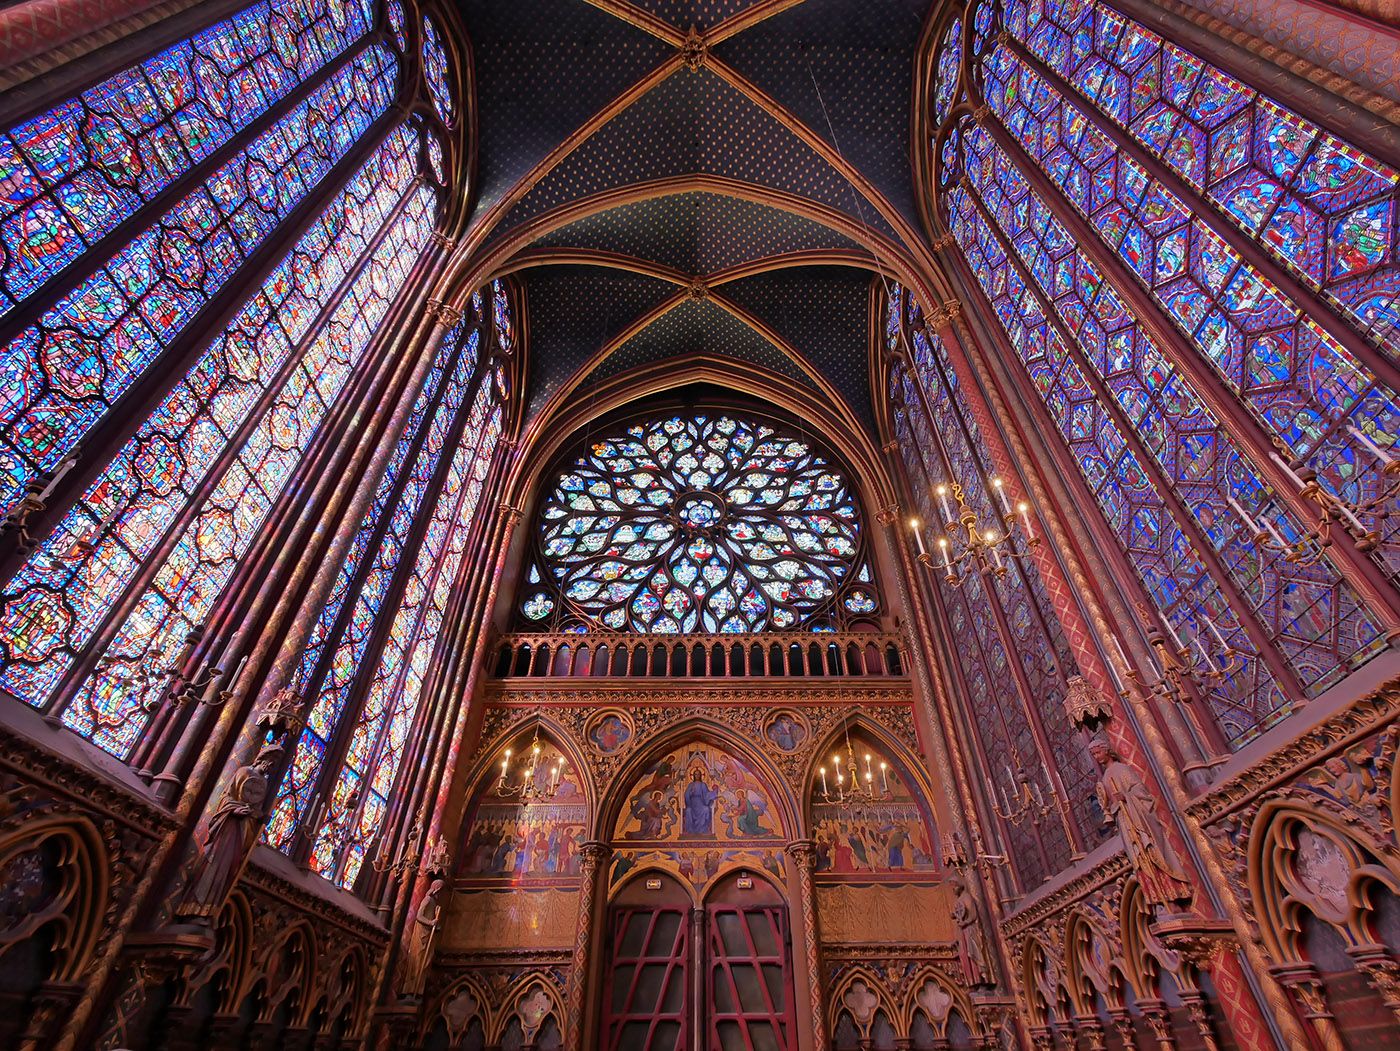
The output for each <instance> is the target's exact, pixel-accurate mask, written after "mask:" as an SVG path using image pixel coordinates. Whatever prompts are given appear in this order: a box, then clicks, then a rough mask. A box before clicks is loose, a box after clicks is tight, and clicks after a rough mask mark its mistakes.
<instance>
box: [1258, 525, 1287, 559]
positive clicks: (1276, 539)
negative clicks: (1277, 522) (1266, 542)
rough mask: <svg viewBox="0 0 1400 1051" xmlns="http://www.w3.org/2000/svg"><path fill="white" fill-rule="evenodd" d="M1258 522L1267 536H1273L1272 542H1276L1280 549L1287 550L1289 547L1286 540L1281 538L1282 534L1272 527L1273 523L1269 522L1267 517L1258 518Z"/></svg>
mask: <svg viewBox="0 0 1400 1051" xmlns="http://www.w3.org/2000/svg"><path fill="white" fill-rule="evenodd" d="M1259 524H1260V525H1262V526H1263V527H1264V531H1265V532H1266V533H1268V534H1269V536H1271V537H1273V538H1274V543H1276V544H1277V545H1278V546H1279V550H1280V551H1287V550H1288V549H1289V545H1288V541H1286V540H1284V539H1283V534H1282V533H1280V532H1279V531H1278V530H1277V529H1276V528H1274V524H1273V523H1272V522H1270V521H1269V520H1268V519H1267V518H1261V519H1259Z"/></svg>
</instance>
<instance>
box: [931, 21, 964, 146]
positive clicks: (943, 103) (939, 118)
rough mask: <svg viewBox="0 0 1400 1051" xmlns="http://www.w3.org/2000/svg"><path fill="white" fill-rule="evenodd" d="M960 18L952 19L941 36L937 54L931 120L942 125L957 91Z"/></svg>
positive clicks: (961, 24) (960, 33) (960, 62)
mask: <svg viewBox="0 0 1400 1051" xmlns="http://www.w3.org/2000/svg"><path fill="white" fill-rule="evenodd" d="M962 34H963V22H962V19H961V18H955V19H953V22H952V24H951V25H949V26H948V31H947V32H946V33H945V34H944V35H943V47H942V48H941V49H940V50H939V52H938V68H937V70H936V72H935V76H934V88H933V119H934V120H935V121H936V122H937V123H939V124H942V123H943V122H944V121H945V120H947V119H948V111H949V110H951V109H952V108H953V96H954V95H955V94H957V90H958V75H959V74H960V73H961V72H962Z"/></svg>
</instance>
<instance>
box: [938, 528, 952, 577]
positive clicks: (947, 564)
mask: <svg viewBox="0 0 1400 1051" xmlns="http://www.w3.org/2000/svg"><path fill="white" fill-rule="evenodd" d="M938 550H939V552H940V553H941V554H942V555H943V568H944V569H946V570H947V571H948V572H949V573H952V572H953V563H952V561H951V560H950V559H949V558H948V538H947V537H940V538H939V540H938Z"/></svg>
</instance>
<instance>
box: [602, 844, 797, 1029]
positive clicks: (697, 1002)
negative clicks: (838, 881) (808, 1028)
mask: <svg viewBox="0 0 1400 1051" xmlns="http://www.w3.org/2000/svg"><path fill="white" fill-rule="evenodd" d="M604 932H605V936H606V938H607V943H606V955H605V965H604V970H603V975H604V977H603V983H602V985H603V989H602V997H603V1003H602V1011H601V1013H600V1017H601V1019H602V1026H601V1031H600V1034H599V1041H598V1046H599V1048H600V1049H601V1051H796V1049H797V1019H796V1012H795V1009H794V995H793V991H794V986H793V962H792V926H791V922H790V918H789V910H788V903H787V900H786V897H785V896H784V894H783V893H782V892H781V891H780V890H779V888H778V887H777V886H775V885H774V884H773V883H772V882H770V881H769V880H768V879H766V878H764V877H763V876H762V875H759V874H756V873H752V872H748V871H745V870H736V871H732V872H729V873H727V874H726V875H724V876H721V877H720V878H719V879H717V880H715V882H714V883H713V884H711V885H710V887H709V888H708V890H707V891H706V893H705V895H704V897H703V898H702V899H701V900H700V901H698V902H697V901H696V900H695V898H694V897H693V895H692V892H691V891H690V889H689V888H687V887H685V886H684V885H683V884H682V883H681V882H680V881H679V880H677V879H675V878H674V877H673V876H671V875H669V874H667V873H664V872H659V871H644V872H641V873H638V874H637V875H636V876H635V877H634V878H632V879H630V880H629V881H628V882H627V883H626V884H624V885H623V887H622V888H621V889H620V890H619V891H618V893H617V894H616V895H615V896H614V898H613V900H612V902H611V903H610V904H609V907H608V914H607V923H606V926H605V928H604Z"/></svg>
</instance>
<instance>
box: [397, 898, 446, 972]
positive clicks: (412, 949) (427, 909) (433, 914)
mask: <svg viewBox="0 0 1400 1051" xmlns="http://www.w3.org/2000/svg"><path fill="white" fill-rule="evenodd" d="M443 887H444V883H443V881H442V880H440V879H435V880H433V882H432V883H431V884H429V886H428V893H427V894H425V895H423V901H422V903H421V904H419V906H418V911H417V912H416V913H414V914H413V932H412V934H411V935H410V936H409V943H408V954H407V957H406V959H405V960H404V977H403V987H402V992H403V995H404V996H422V995H423V988H424V986H426V985H427V980H428V964H429V963H431V962H432V958H433V943H434V942H436V941H437V932H438V928H439V927H441V926H442V890H443Z"/></svg>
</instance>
